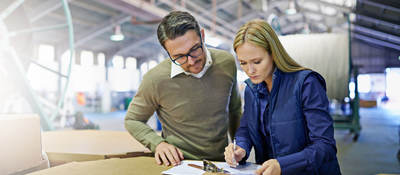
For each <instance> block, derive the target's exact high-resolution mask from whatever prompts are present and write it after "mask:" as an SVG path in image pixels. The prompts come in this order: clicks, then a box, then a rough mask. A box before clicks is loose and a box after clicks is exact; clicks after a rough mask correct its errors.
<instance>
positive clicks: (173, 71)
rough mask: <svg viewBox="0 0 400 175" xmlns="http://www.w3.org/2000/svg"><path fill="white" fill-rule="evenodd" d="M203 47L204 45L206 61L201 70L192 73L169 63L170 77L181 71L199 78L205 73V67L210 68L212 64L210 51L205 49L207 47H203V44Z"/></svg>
mask: <svg viewBox="0 0 400 175" xmlns="http://www.w3.org/2000/svg"><path fill="white" fill-rule="evenodd" d="M203 47H204V50H205V51H206V63H205V64H204V67H203V70H201V71H200V72H199V73H197V74H194V73H190V72H186V71H185V70H183V69H182V67H181V66H178V65H176V64H174V63H171V78H174V77H176V76H177V75H179V74H181V73H184V74H186V75H191V76H193V77H196V78H201V77H202V76H203V75H204V74H205V73H206V71H207V69H208V68H210V66H211V65H212V59H211V54H210V51H209V50H208V49H207V47H205V46H203Z"/></svg>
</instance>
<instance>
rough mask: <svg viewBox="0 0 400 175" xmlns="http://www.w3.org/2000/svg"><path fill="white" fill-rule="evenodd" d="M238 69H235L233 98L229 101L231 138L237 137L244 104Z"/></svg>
mask: <svg viewBox="0 0 400 175" xmlns="http://www.w3.org/2000/svg"><path fill="white" fill-rule="evenodd" d="M236 74H237V69H236V67H234V73H233V75H234V76H233V79H234V80H233V82H234V83H233V85H232V91H231V96H230V100H229V134H230V136H231V138H233V137H234V136H235V132H236V130H237V129H238V128H239V124H240V117H241V115H242V103H241V97H240V92H239V89H238V84H237V79H236Z"/></svg>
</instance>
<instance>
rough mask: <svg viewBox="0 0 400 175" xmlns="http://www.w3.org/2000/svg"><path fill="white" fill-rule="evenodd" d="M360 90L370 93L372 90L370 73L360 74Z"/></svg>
mask: <svg viewBox="0 0 400 175" xmlns="http://www.w3.org/2000/svg"><path fill="white" fill-rule="evenodd" d="M357 80H358V92H361V93H368V92H370V91H371V77H370V76H369V75H358V78H357Z"/></svg>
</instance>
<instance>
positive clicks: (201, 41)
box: [167, 36, 204, 66]
mask: <svg viewBox="0 0 400 175" xmlns="http://www.w3.org/2000/svg"><path fill="white" fill-rule="evenodd" d="M199 48H201V54H203V52H204V47H203V39H202V38H201V36H200V47H199ZM192 51H193V50H192ZM192 51H190V50H189V53H187V54H185V55H182V56H180V57H179V58H177V59H172V57H171V55H170V54H169V52H168V51H167V54H168V56H169V59H170V60H171V61H172V62H173V63H174V64H176V65H178V66H181V65H184V64H186V63H187V62H188V60H189V56H190V57H192V58H197V57H199V56H200V55H199V56H197V57H195V56H192V55H190V53H191V52H192ZM185 57H186V61H185V62H183V63H182V64H181V63H178V62H176V60H179V59H182V58H185Z"/></svg>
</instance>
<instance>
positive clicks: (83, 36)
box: [61, 14, 131, 51]
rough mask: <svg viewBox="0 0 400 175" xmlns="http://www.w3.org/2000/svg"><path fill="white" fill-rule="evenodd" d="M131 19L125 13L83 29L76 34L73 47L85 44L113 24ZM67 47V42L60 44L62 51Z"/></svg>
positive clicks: (110, 28) (109, 28)
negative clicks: (85, 29)
mask: <svg viewBox="0 0 400 175" xmlns="http://www.w3.org/2000/svg"><path fill="white" fill-rule="evenodd" d="M130 19H131V16H129V15H126V14H121V15H119V16H117V17H115V18H112V19H110V20H108V21H106V22H104V23H102V24H99V25H97V26H95V27H92V28H91V29H89V30H87V31H83V32H81V33H79V34H77V35H76V37H75V38H76V39H77V40H76V41H75V48H77V47H79V46H81V45H83V44H85V43H86V42H87V41H89V40H92V39H93V38H96V37H97V36H99V35H101V34H103V33H105V32H107V31H110V30H112V28H113V27H114V26H115V25H118V24H122V23H125V22H127V21H129V20H130ZM67 48H68V45H67V43H66V44H64V45H62V46H61V50H62V51H64V50H66V49H67Z"/></svg>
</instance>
